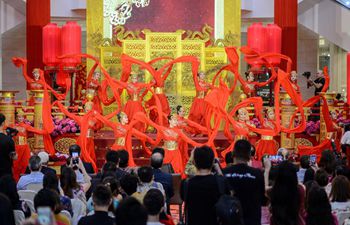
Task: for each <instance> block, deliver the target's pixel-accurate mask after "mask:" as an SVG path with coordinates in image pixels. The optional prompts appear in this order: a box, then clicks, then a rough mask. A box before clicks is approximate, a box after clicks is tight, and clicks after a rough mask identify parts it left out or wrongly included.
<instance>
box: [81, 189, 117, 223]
mask: <svg viewBox="0 0 350 225" xmlns="http://www.w3.org/2000/svg"><path fill="white" fill-rule="evenodd" d="M92 201H93V203H94V211H95V212H94V214H93V215H91V216H85V217H83V218H81V219H80V220H79V223H78V225H94V224H96V225H114V219H113V218H112V217H110V216H108V208H109V206H110V205H111V203H112V193H111V191H110V189H109V188H108V187H106V186H104V185H99V186H97V187H96V189H95V190H94V192H93V195H92Z"/></svg>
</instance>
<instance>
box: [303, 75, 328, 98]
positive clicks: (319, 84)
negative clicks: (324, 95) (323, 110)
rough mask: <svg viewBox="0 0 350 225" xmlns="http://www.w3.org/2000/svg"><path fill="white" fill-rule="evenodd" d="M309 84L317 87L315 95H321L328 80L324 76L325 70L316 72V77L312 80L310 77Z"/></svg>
mask: <svg viewBox="0 0 350 225" xmlns="http://www.w3.org/2000/svg"><path fill="white" fill-rule="evenodd" d="M307 82H308V84H309V85H310V86H314V87H315V96H316V95H319V94H320V92H321V91H322V88H323V86H324V84H325V82H326V80H325V78H324V76H323V72H322V71H318V72H317V74H316V79H315V80H314V81H312V80H311V79H308V81H307Z"/></svg>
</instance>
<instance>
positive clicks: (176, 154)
mask: <svg viewBox="0 0 350 225" xmlns="http://www.w3.org/2000/svg"><path fill="white" fill-rule="evenodd" d="M164 150H165V157H164V163H171V165H172V166H173V169H174V172H175V173H180V174H182V173H183V172H184V167H183V163H182V156H181V152H180V150H178V149H176V150H168V149H164Z"/></svg>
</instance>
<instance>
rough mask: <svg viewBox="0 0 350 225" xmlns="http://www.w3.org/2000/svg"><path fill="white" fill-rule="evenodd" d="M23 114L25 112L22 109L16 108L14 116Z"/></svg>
mask: <svg viewBox="0 0 350 225" xmlns="http://www.w3.org/2000/svg"><path fill="white" fill-rule="evenodd" d="M24 115H25V113H24V111H23V109H17V111H16V116H24Z"/></svg>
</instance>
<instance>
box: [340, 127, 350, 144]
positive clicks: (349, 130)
mask: <svg viewBox="0 0 350 225" xmlns="http://www.w3.org/2000/svg"><path fill="white" fill-rule="evenodd" d="M340 143H341V144H342V145H350V124H347V125H345V126H344V134H343V136H342V137H341V139H340Z"/></svg>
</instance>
